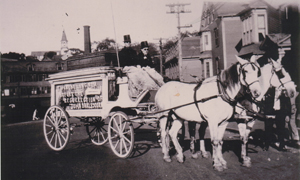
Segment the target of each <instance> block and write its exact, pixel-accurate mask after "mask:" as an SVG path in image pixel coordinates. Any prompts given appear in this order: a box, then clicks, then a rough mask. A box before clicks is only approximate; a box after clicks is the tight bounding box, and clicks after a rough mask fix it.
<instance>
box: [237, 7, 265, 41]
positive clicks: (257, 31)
mask: <svg viewBox="0 0 300 180" xmlns="http://www.w3.org/2000/svg"><path fill="white" fill-rule="evenodd" d="M242 23H243V46H245V45H248V44H251V43H258V42H261V41H262V40H263V39H264V38H265V36H266V35H267V32H268V27H267V26H268V25H267V13H266V10H262V9H256V10H252V12H251V14H249V15H247V16H243V17H242Z"/></svg>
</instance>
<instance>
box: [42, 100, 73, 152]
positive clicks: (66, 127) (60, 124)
mask: <svg viewBox="0 0 300 180" xmlns="http://www.w3.org/2000/svg"><path fill="white" fill-rule="evenodd" d="M43 129H44V136H45V139H46V142H47V144H48V146H49V147H50V148H51V149H53V150H54V151H61V150H63V149H64V148H65V147H66V145H67V143H68V141H69V139H70V123H69V118H68V116H67V113H66V112H65V110H63V109H62V108H61V107H59V106H51V107H50V108H49V109H48V110H47V112H46V114H45V117H44V124H43Z"/></svg>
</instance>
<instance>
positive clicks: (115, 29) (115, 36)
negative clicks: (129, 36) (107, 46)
mask: <svg viewBox="0 0 300 180" xmlns="http://www.w3.org/2000/svg"><path fill="white" fill-rule="evenodd" d="M110 7H111V13H112V19H113V25H114V34H115V41H116V54H117V60H118V67H120V60H119V52H118V44H117V36H116V27H115V18H114V11H113V7H112V3H111V2H110Z"/></svg>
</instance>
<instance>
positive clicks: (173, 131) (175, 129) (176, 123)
mask: <svg viewBox="0 0 300 180" xmlns="http://www.w3.org/2000/svg"><path fill="white" fill-rule="evenodd" d="M181 127H182V121H181V120H174V122H173V124H172V127H171V129H170V131H169V134H170V136H171V139H172V141H173V144H174V146H175V149H176V151H177V153H178V154H177V156H176V157H177V161H178V162H180V163H183V161H184V157H183V152H182V147H181V146H180V144H179V142H178V139H177V135H178V131H179V130H180V128H181Z"/></svg>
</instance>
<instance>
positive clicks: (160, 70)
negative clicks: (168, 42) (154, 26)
mask: <svg viewBox="0 0 300 180" xmlns="http://www.w3.org/2000/svg"><path fill="white" fill-rule="evenodd" d="M163 39H165V38H159V39H154V40H159V58H160V61H159V72H160V75H163V68H162V62H163V59H162V40H163Z"/></svg>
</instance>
